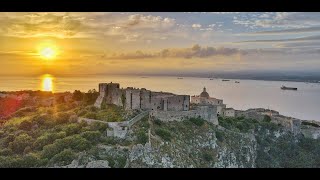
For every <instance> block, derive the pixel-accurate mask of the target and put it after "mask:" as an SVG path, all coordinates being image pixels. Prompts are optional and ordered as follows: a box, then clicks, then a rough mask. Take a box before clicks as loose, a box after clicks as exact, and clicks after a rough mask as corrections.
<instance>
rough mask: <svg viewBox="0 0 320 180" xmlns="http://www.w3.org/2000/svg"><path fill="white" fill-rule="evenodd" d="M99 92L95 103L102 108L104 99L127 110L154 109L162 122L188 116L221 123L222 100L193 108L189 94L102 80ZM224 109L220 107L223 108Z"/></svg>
mask: <svg viewBox="0 0 320 180" xmlns="http://www.w3.org/2000/svg"><path fill="white" fill-rule="evenodd" d="M99 92H100V95H99V97H98V98H97V100H96V103H95V106H96V107H98V108H101V105H102V103H103V102H105V103H106V104H115V105H118V106H122V107H124V108H125V109H126V110H144V111H151V112H150V114H149V115H150V116H152V117H154V118H157V119H160V120H162V121H171V120H177V121H181V120H183V119H186V118H192V117H194V118H198V117H201V118H203V119H205V120H206V121H209V122H212V123H214V124H218V119H217V110H218V108H217V106H216V105H215V104H216V103H217V104H220V103H221V104H222V105H223V103H222V100H218V102H215V103H211V104H210V103H207V104H201V103H200V104H199V105H198V106H197V107H196V108H194V109H192V110H190V96H189V95H176V94H172V93H168V92H153V91H150V90H147V89H145V88H141V89H139V88H133V87H127V88H125V89H120V84H119V83H112V82H111V83H100V84H99ZM220 109H221V108H220Z"/></svg>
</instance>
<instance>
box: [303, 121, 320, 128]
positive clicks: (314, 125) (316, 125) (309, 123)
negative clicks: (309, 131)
mask: <svg viewBox="0 0 320 180" xmlns="http://www.w3.org/2000/svg"><path fill="white" fill-rule="evenodd" d="M301 124H302V125H307V126H313V127H320V126H319V125H318V124H315V123H312V122H307V121H302V123H301Z"/></svg>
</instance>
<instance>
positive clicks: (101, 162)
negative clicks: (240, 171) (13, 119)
mask: <svg viewBox="0 0 320 180" xmlns="http://www.w3.org/2000/svg"><path fill="white" fill-rule="evenodd" d="M248 121H250V122H248ZM220 124H221V125H222V126H216V125H213V124H211V123H208V122H205V121H203V120H199V119H198V120H197V119H191V120H186V121H182V122H161V121H157V120H150V119H149V120H148V119H147V118H145V119H144V120H142V121H140V122H138V123H137V124H135V125H134V126H133V127H132V128H131V129H130V130H129V133H128V135H127V138H126V139H112V141H110V142H106V143H104V144H100V145H98V146H97V147H96V148H95V150H94V151H91V152H85V153H84V154H83V155H82V156H79V158H78V159H77V160H74V161H73V162H72V163H71V164H70V165H68V166H65V167H126V168H198V167H200V168H208V167H209V168H256V167H258V168H260V167H319V166H320V164H319V163H318V162H320V155H319V154H320V140H314V139H310V138H306V137H303V135H302V134H299V135H295V134H294V133H292V132H289V131H287V130H286V128H285V127H282V126H280V125H278V124H274V123H272V122H265V121H262V122H259V121H255V120H250V119H236V118H235V119H220ZM223 126H224V127H223Z"/></svg>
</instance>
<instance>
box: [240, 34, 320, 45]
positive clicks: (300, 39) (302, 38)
mask: <svg viewBox="0 0 320 180" xmlns="http://www.w3.org/2000/svg"><path fill="white" fill-rule="evenodd" d="M316 40H320V35H315V36H306V37H301V38H291V39H258V40H249V41H239V42H235V43H268V42H290V41H292V42H299V41H316Z"/></svg>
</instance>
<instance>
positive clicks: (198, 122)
mask: <svg viewBox="0 0 320 180" xmlns="http://www.w3.org/2000/svg"><path fill="white" fill-rule="evenodd" d="M189 121H191V122H192V123H193V124H195V125H197V126H202V125H203V124H204V120H203V119H202V118H190V119H189Z"/></svg>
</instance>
